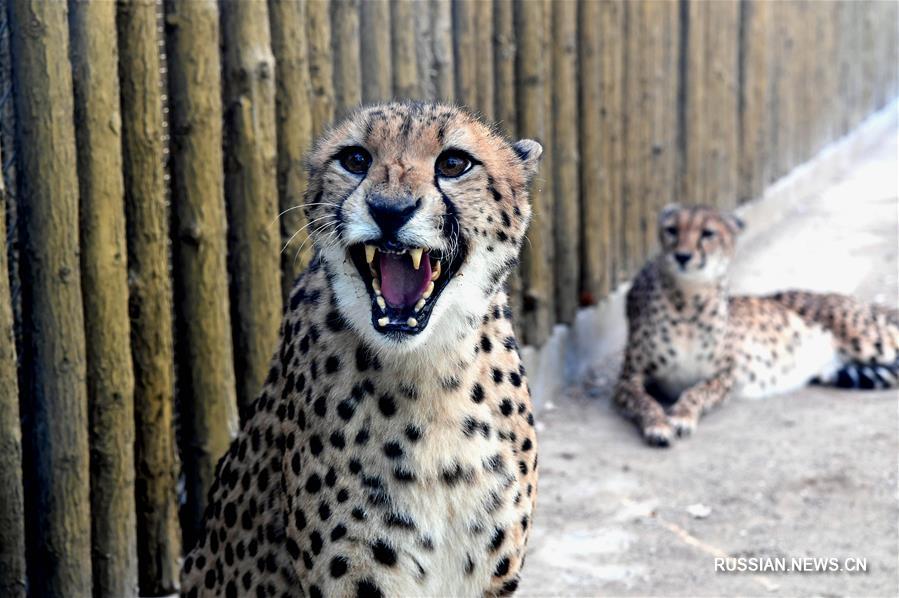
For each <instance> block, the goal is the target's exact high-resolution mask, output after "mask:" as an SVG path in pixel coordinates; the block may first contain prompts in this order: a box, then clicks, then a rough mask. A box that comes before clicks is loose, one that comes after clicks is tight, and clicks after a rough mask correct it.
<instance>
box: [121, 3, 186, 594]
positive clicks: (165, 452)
mask: <svg viewBox="0 0 899 598" xmlns="http://www.w3.org/2000/svg"><path fill="white" fill-rule="evenodd" d="M117 27H118V38H119V77H120V86H121V107H122V157H123V168H124V175H125V209H126V214H127V217H126V221H127V228H128V234H127V240H128V280H129V291H130V298H129V303H130V310H129V311H130V314H131V355H132V359H133V363H134V382H135V385H134V415H135V422H136V426H135V429H136V443H135V469H136V483H135V498H136V502H137V520H136V521H137V525H136V527H137V555H138V562H139V565H140V566H139V567H138V577H139V582H140V593H141V594H142V595H144V596H160V595H164V594H171V593H173V592H175V591H177V589H178V568H179V566H178V559H179V557H180V556H181V533H180V527H179V524H178V492H177V483H178V472H179V470H180V466H179V464H178V460H177V451H176V447H175V427H174V425H175V424H174V418H173V411H174V406H175V377H174V376H175V372H174V360H175V356H174V349H173V346H172V343H173V336H172V314H173V312H172V282H171V276H170V263H169V210H168V201H167V198H166V181H165V177H166V175H165V141H164V137H165V134H166V129H165V119H164V117H163V112H162V110H163V97H162V80H161V78H162V72H161V68H160V67H161V57H160V52H159V40H158V35H157V13H156V2H155V1H154V0H141V1H139V2H138V1H135V2H128V3H125V4H121V5H119V10H118V16H117Z"/></svg>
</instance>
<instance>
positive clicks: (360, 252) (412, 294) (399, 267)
mask: <svg viewBox="0 0 899 598" xmlns="http://www.w3.org/2000/svg"><path fill="white" fill-rule="evenodd" d="M348 252H349V255H350V259H352V260H353V264H355V266H356V269H357V270H358V271H359V276H361V277H362V280H363V282H364V283H365V287H366V288H367V289H368V294H369V296H370V297H371V320H372V325H373V326H374V327H375V330H377V331H379V332H382V333H385V334H388V333H401V334H418V333H419V332H421V331H422V330H424V329H425V327H426V326H427V325H428V319H430V317H431V311H432V310H433V309H434V305H435V304H436V303H437V299H439V298H440V294H441V293H442V292H443V290H444V289H445V288H446V285H447V284H449V281H450V280H452V278H453V276H454V275H456V274H458V272H459V268H461V266H462V263H463V262H464V261H465V250H464V247H461V246H460V250H459V251H456V252H455V253H454V254H453V255H452V256H447V255H445V254H444V253H443V252H441V251H439V250H436V249H427V248H423V247H405V246H398V245H397V244H395V243H390V247H387V246H385V244H383V243H381V244H378V245H373V244H366V243H357V244H356V245H352V246H350V248H349V249H348Z"/></svg>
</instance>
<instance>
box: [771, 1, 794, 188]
mask: <svg viewBox="0 0 899 598" xmlns="http://www.w3.org/2000/svg"><path fill="white" fill-rule="evenodd" d="M770 8H771V11H772V17H773V22H774V27H775V33H774V35H775V42H774V44H772V47H773V48H772V51H773V52H775V53H776V54H775V55H776V56H777V60H775V61H774V63H775V68H774V72H773V74H774V77H775V81H774V94H775V95H774V107H773V109H774V110H775V113H774V118H775V124H774V126H773V129H772V134H773V136H774V143H773V146H774V150H775V151H774V156H775V158H776V161H775V166H774V172H773V173H772V180H773V179H777V178H780V177H782V176H783V175H785V174H787V172H789V171H790V168H792V166H793V164H794V162H793V154H794V148H795V124H794V123H795V118H794V114H793V109H794V106H793V102H792V97H791V94H790V91H791V89H792V87H791V82H792V77H793V74H794V70H795V64H794V63H795V60H796V53H795V51H794V43H795V39H794V37H795V36H794V30H793V24H792V23H791V22H790V20H791V18H792V11H791V5H790V3H788V2H784V3H772V5H771V7H770Z"/></svg>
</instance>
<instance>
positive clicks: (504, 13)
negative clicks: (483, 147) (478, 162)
mask: <svg viewBox="0 0 899 598" xmlns="http://www.w3.org/2000/svg"><path fill="white" fill-rule="evenodd" d="M493 10H494V12H493V32H494V33H493V41H494V48H493V57H494V63H495V66H494V80H495V81H496V84H495V85H494V91H495V93H494V116H495V120H496V122H497V124H498V125H499V127H500V129H502V130H503V132H504V133H505V134H506V136H508V137H509V138H514V137H515V136H516V124H517V122H516V121H517V110H516V96H515V91H516V89H515V54H516V45H515V44H516V41H515V12H514V4H513V1H512V0H495V3H494V7H493Z"/></svg>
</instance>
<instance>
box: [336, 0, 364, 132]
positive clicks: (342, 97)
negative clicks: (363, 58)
mask: <svg viewBox="0 0 899 598" xmlns="http://www.w3.org/2000/svg"><path fill="white" fill-rule="evenodd" d="M331 27H332V28H333V30H334V38H333V40H332V47H333V49H332V53H333V54H332V55H333V56H334V107H335V112H334V118H335V119H338V120H339V119H342V118H343V117H344V116H346V115H347V114H349V112H350V111H351V110H353V109H354V108H356V107H358V106H359V104H361V103H362V74H361V72H360V66H359V60H360V55H359V0H334V1H333V2H332V3H331Z"/></svg>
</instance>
